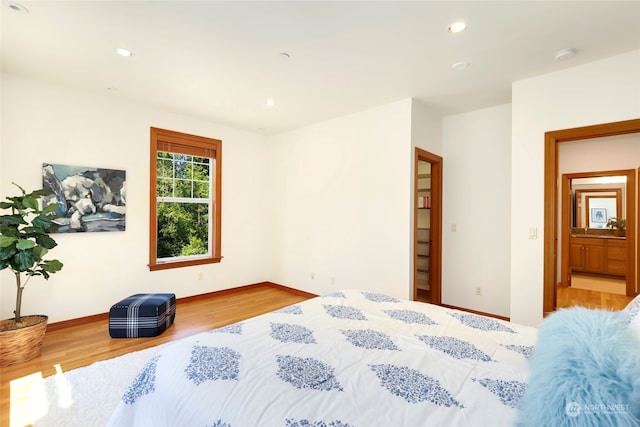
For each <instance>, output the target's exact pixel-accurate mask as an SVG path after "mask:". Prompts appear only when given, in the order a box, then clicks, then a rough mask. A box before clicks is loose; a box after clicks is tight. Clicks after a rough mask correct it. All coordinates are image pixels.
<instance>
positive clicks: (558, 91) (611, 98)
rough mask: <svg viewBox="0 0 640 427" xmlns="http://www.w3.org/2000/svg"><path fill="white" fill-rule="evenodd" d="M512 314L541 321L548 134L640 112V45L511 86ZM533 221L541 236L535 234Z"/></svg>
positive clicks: (518, 319) (522, 320)
mask: <svg viewBox="0 0 640 427" xmlns="http://www.w3.org/2000/svg"><path fill="white" fill-rule="evenodd" d="M512 89H513V91H512V129H513V131H512V150H511V152H512V163H511V172H512V190H511V249H512V250H511V316H510V317H511V320H512V321H515V322H518V323H524V324H529V325H535V324H537V323H539V322H540V321H541V320H542V296H543V267H544V265H543V256H544V247H543V238H542V232H543V228H544V212H543V207H544V133H545V132H547V131H553V130H560V129H568V128H573V127H580V126H588V125H594V124H600V123H609V122H615V121H620V120H629V119H634V118H638V117H640V51H634V52H630V53H626V54H623V55H618V56H614V57H611V58H608V59H605V60H602V61H597V62H592V63H588V64H585V65H581V66H577V67H574V68H570V69H567V70H563V71H559V72H556V73H552V74H546V75H543V76H539V77H535V78H531V79H527V80H521V81H518V82H515V83H514V84H513V86H512ZM530 227H536V228H537V229H538V239H537V240H531V239H529V238H528V230H529V228H530Z"/></svg>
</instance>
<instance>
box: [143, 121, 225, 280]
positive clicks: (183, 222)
mask: <svg viewBox="0 0 640 427" xmlns="http://www.w3.org/2000/svg"><path fill="white" fill-rule="evenodd" d="M221 153H222V141H220V140H217V139H211V138H204V137H201V136H195V135H188V134H185V133H179V132H174V131H170V130H164V129H158V128H151V159H150V166H151V167H150V175H151V177H150V197H149V206H150V209H149V212H150V218H149V269H150V270H152V271H153V270H162V269H167V268H176V267H185V266H189V265H198V264H209V263H214V262H220V259H221V258H222V257H221V256H220V242H221V240H220V222H221V214H220V211H221V209H220V193H221V190H220V189H221V184H220V177H221V173H220V172H221Z"/></svg>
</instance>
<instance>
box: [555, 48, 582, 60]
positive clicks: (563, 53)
mask: <svg viewBox="0 0 640 427" xmlns="http://www.w3.org/2000/svg"><path fill="white" fill-rule="evenodd" d="M576 53H578V49H575V48H569V49H562V50H559V51H557V52H556V54H555V55H554V56H553V57H554V58H555V59H556V61H564V60H565V59H569V58H573V57H574V56H575V55H576Z"/></svg>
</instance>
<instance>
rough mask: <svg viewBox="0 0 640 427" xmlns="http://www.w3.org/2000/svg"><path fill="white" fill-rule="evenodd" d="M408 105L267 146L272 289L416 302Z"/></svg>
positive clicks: (293, 134) (337, 122)
mask: <svg viewBox="0 0 640 427" xmlns="http://www.w3.org/2000/svg"><path fill="white" fill-rule="evenodd" d="M411 105H412V101H411V100H410V99H407V100H403V101H399V102H395V103H392V104H388V105H384V106H381V107H378V108H374V109H371V110H367V111H363V112H360V113H357V114H352V115H348V116H344V117H341V118H338V119H334V120H330V121H326V122H322V123H318V124H316V125H312V126H308V127H305V128H303V129H299V130H296V131H292V132H287V133H284V134H280V135H277V136H273V137H271V138H270V143H269V157H268V159H269V165H270V181H269V185H268V187H269V204H270V205H271V207H272V209H270V212H269V218H270V224H273V230H272V231H273V233H272V235H271V237H270V239H271V240H270V245H269V246H270V250H271V251H273V252H274V253H275V254H276V257H277V260H276V262H275V271H274V275H273V277H270V278H269V279H270V280H271V281H274V282H276V283H282V284H286V285H288V286H292V287H295V288H298V289H303V290H305V291H308V292H313V293H316V294H323V293H326V292H330V291H332V290H335V289H341V288H363V289H368V290H371V291H377V292H385V293H387V294H390V295H394V296H396V297H400V298H409V297H410V295H411V291H412V288H411V286H412V283H411V281H410V268H411V263H410V260H411V253H410V247H411V245H410V242H411V236H412V234H411V228H410V220H411V216H412V215H411V213H412V211H411V204H410V199H411V194H412V193H411V186H410V185H411V184H410V183H411V180H412V176H413V175H412V172H411V166H410V165H411V159H412V157H411ZM311 273H315V279H314V280H312V279H311ZM332 278H333V279H334V280H333V281H332Z"/></svg>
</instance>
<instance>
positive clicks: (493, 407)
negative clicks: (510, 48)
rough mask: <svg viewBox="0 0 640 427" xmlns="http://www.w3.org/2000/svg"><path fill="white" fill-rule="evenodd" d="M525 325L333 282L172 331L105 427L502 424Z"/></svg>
mask: <svg viewBox="0 0 640 427" xmlns="http://www.w3.org/2000/svg"><path fill="white" fill-rule="evenodd" d="M536 337H537V331H536V329H535V328H532V327H526V326H521V325H516V324H512V323H509V322H505V321H501V320H496V319H493V318H489V317H484V316H479V315H475V314H470V313H466V312H462V311H456V310H450V309H446V308H443V307H439V306H435V305H431V304H424V303H419V302H413V301H401V300H398V299H396V298H393V297H389V296H386V295H382V294H378V293H372V292H365V291H360V290H343V291H339V292H335V293H332V294H329V295H325V296H322V297H317V298H313V299H310V300H307V301H305V302H302V303H299V304H295V305H292V306H289V307H286V308H283V309H281V310H277V311H274V312H271V313H268V314H265V315H262V316H258V317H255V318H252V319H249V320H246V321H243V322H240V323H237V324H233V325H229V326H226V327H224V328H219V329H214V330H211V331H209V332H205V333H201V334H198V335H195V336H192V337H188V338H184V339H182V340H180V341H177V342H176V343H174V344H172V345H170V346H168V347H167V348H166V349H164V350H163V351H162V352H161V353H159V354H158V355H157V356H155V357H154V358H153V359H152V360H150V361H149V363H147V365H146V366H145V368H144V369H143V370H142V371H141V372H140V373H139V374H138V375H137V377H136V378H135V379H134V380H133V381H132V383H131V385H130V387H129V388H128V390H127V391H126V393H125V394H124V396H123V398H122V400H121V402H120V403H119V405H118V407H117V408H116V411H115V412H114V414H113V416H112V417H111V419H110V422H109V425H110V426H118V427H122V426H134V425H138V426H140V425H166V426H187V425H188V426H218V427H231V426H242V427H247V426H290V427H294V426H318V427H319V426H333V427H347V426H417V425H434V426H437V425H456V426H486V425H492V426H500V425H504V426H508V425H512V424H513V422H514V420H515V417H516V407H517V404H518V401H519V399H520V397H521V396H522V395H523V393H524V391H525V389H526V384H527V381H528V379H529V369H528V364H527V358H528V357H529V356H530V355H531V354H532V351H533V349H534V345H535V342H536Z"/></svg>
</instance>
